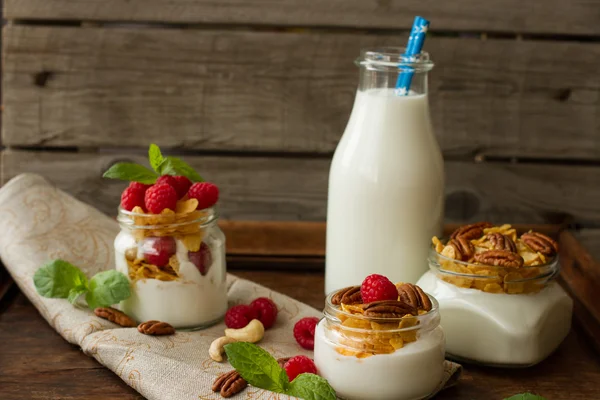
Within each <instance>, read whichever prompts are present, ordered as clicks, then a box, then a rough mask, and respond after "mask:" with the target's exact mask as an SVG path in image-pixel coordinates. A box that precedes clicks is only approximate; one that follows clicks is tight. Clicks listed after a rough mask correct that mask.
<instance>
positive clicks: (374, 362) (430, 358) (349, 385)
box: [315, 321, 444, 400]
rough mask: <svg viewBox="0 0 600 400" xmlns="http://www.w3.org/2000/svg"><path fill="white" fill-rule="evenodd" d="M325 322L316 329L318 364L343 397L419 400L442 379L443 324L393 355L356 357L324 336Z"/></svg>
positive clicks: (352, 399) (362, 399)
mask: <svg viewBox="0 0 600 400" xmlns="http://www.w3.org/2000/svg"><path fill="white" fill-rule="evenodd" d="M323 324H324V322H323V321H321V322H320V323H319V325H317V329H316V331H315V364H316V366H317V369H318V371H319V374H320V375H321V376H322V377H323V378H325V379H327V381H328V382H329V384H330V385H331V387H333V388H334V389H335V391H336V393H337V395H338V396H339V397H341V398H344V399H346V400H367V399H374V400H375V399H377V400H417V399H422V398H424V397H427V396H428V395H430V394H431V393H432V392H433V391H434V390H435V388H436V387H437V385H438V384H439V383H440V381H441V380H442V375H443V372H444V332H443V331H442V329H441V328H440V327H437V328H435V329H434V330H433V331H431V332H427V333H426V334H425V335H422V336H419V337H418V339H417V341H416V342H413V343H408V344H406V345H405V346H404V347H403V348H401V349H399V350H396V351H395V352H394V353H392V354H377V355H374V356H371V357H367V358H357V357H354V356H345V355H342V354H340V353H339V352H337V351H336V349H335V344H333V343H331V342H330V341H328V340H327V338H326V337H325V333H324V329H325V328H324V327H323ZM365 382H368V384H365Z"/></svg>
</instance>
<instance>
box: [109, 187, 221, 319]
mask: <svg viewBox="0 0 600 400" xmlns="http://www.w3.org/2000/svg"><path fill="white" fill-rule="evenodd" d="M155 186H157V185H155ZM121 205H122V207H120V208H119V215H118V221H119V224H120V226H121V231H120V233H119V234H118V235H117V237H116V239H115V243H114V244H115V256H116V268H117V270H119V271H120V272H122V273H124V274H125V275H127V276H128V277H129V279H130V281H131V285H132V286H131V287H132V295H131V297H130V298H128V299H127V300H125V301H123V302H121V304H120V308H121V310H122V311H123V312H125V313H126V314H128V315H129V316H131V317H132V318H134V319H136V320H137V321H138V322H143V321H148V320H159V321H164V322H168V323H169V324H171V325H173V326H174V327H175V328H178V329H199V328H203V327H206V326H209V325H212V324H214V323H215V322H217V321H219V320H221V319H222V318H223V315H224V314H225V311H226V310H227V288H226V265H225V235H224V234H223V232H222V231H221V229H220V228H219V227H218V225H217V220H218V214H217V211H216V209H215V208H214V207H208V208H204V209H197V208H198V207H200V206H201V205H199V202H198V200H197V199H195V198H189V199H187V200H183V199H182V200H177V202H176V205H175V206H174V207H173V208H174V209H173V210H171V209H170V208H165V209H163V210H161V212H160V213H158V214H151V213H146V212H144V209H143V208H142V207H134V208H133V209H132V210H131V211H128V210H126V209H125V208H123V202H122V203H121ZM146 205H148V198H146Z"/></svg>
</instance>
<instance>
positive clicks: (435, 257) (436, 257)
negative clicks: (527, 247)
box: [428, 240, 560, 283]
mask: <svg viewBox="0 0 600 400" xmlns="http://www.w3.org/2000/svg"><path fill="white" fill-rule="evenodd" d="M441 242H442V243H444V242H446V240H441ZM440 260H441V261H445V262H449V263H453V264H457V265H461V266H463V267H465V268H468V267H477V268H485V269H490V270H491V271H503V272H506V273H510V272H519V271H533V270H534V269H537V270H540V273H539V274H538V275H535V276H531V277H527V278H523V279H516V280H509V281H508V282H511V283H512V282H514V283H518V282H529V281H532V280H539V279H543V278H548V279H553V278H554V277H555V276H556V275H558V273H559V270H560V264H559V256H558V254H557V255H555V256H554V257H553V258H552V260H551V261H549V262H546V263H544V264H538V265H528V266H522V267H519V268H511V267H503V266H497V265H489V264H475V263H471V262H468V261H461V260H456V259H454V258H450V257H447V256H445V255H443V254H440V253H438V252H437V251H436V250H435V246H433V245H431V246H430V248H429V260H428V261H429V266H430V267H431V268H435V269H436V270H437V271H439V272H441V273H443V274H447V275H453V276H456V277H461V278H469V279H495V278H498V275H482V274H469V273H464V272H457V271H451V270H447V269H444V268H443V265H442V264H441V262H440Z"/></svg>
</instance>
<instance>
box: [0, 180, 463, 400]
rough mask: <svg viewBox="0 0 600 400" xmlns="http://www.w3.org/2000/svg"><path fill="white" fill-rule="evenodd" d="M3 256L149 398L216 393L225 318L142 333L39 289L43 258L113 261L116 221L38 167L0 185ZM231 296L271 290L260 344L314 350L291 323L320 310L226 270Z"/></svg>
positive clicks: (43, 304)
mask: <svg viewBox="0 0 600 400" xmlns="http://www.w3.org/2000/svg"><path fill="white" fill-rule="evenodd" d="M0 219H1V220H2V221H3V222H4V229H3V230H2V232H0V256H1V258H2V261H3V262H4V265H5V266H6V268H7V269H8V271H9V272H10V274H11V275H12V277H13V279H14V280H15V282H16V283H17V285H18V286H19V287H20V289H21V291H22V292H23V293H24V294H25V295H26V296H27V297H28V298H29V300H30V301H31V302H32V303H33V305H34V306H35V307H36V308H37V309H38V310H39V312H40V314H42V316H43V317H44V318H45V319H46V320H47V321H48V323H49V324H50V325H51V326H52V327H53V328H54V329H55V330H56V331H57V332H58V333H59V334H60V335H61V336H62V337H64V338H65V339H66V340H67V341H69V342H70V343H73V344H77V345H79V346H80V347H81V348H82V349H83V351H84V352H85V353H86V354H87V355H89V356H92V357H94V358H95V359H96V360H97V361H98V362H99V363H101V364H102V365H104V366H106V367H107V368H109V369H110V370H112V371H113V372H114V373H115V374H117V375H118V376H119V377H120V378H121V379H122V380H123V381H125V382H126V383H127V384H128V385H129V386H131V387H132V388H134V389H135V390H137V391H138V392H139V393H141V394H142V395H143V396H145V397H146V398H148V399H151V400H153V399H157V400H159V399H160V400H164V399H178V400H179V399H196V400H197V399H219V398H221V397H220V395H219V394H218V393H213V392H212V390H211V386H212V383H213V381H214V379H215V376H216V375H218V374H220V373H222V372H225V371H229V370H231V366H230V365H229V364H228V363H226V362H223V363H217V362H215V361H213V360H212V359H210V357H209V356H208V348H209V345H210V343H211V342H212V341H213V340H214V339H215V338H217V337H220V336H223V329H224V328H225V326H224V324H223V323H220V324H218V325H216V326H213V327H211V328H208V329H205V330H202V331H197V332H177V333H176V334H175V335H172V336H163V337H153V336H146V335H142V334H140V333H139V332H137V330H136V328H121V327H118V326H117V325H115V324H113V323H111V322H109V321H106V320H104V319H101V318H98V317H96V316H95V315H94V313H93V312H92V311H90V310H89V309H87V308H86V309H83V308H76V307H73V306H72V305H71V304H70V303H68V302H67V301H66V300H63V299H47V298H43V297H41V296H39V295H38V294H37V292H36V290H35V288H34V286H33V275H34V273H35V271H36V270H37V269H38V268H39V267H40V266H41V265H42V264H43V263H45V262H47V261H49V260H51V259H55V258H62V259H65V260H67V261H69V262H71V263H73V264H75V265H77V266H79V267H80V268H81V269H82V270H83V271H84V272H85V273H86V275H88V277H91V276H92V275H94V274H95V273H97V272H99V271H102V270H106V269H112V268H114V262H113V258H114V253H113V240H114V238H115V236H116V234H117V233H118V231H119V227H118V224H117V223H116V222H115V221H114V220H113V219H111V218H109V217H107V216H106V215H104V214H102V213H101V212H99V211H98V210H96V209H94V208H93V207H91V206H89V205H86V204H84V203H82V202H80V201H78V200H76V199H75V198H73V197H71V196H70V195H68V194H66V193H64V192H62V191H61V190H59V189H57V188H55V187H54V186H52V185H51V184H50V183H49V182H48V181H46V180H45V179H44V178H42V177H41V176H39V175H33V174H23V175H20V176H18V177H16V178H14V179H12V180H11V181H10V182H8V183H7V184H6V185H5V186H4V187H3V188H2V189H0ZM227 283H228V286H227V287H228V296H229V302H230V304H238V303H247V302H249V301H250V300H252V299H254V298H256V297H260V296H266V297H270V298H271V299H273V301H275V303H276V304H277V305H278V307H279V316H278V320H277V322H276V324H275V326H274V327H273V328H272V329H270V330H268V331H267V333H266V334H265V337H264V339H263V340H262V341H261V342H260V346H262V347H263V348H264V349H266V350H267V351H269V352H270V353H271V354H272V355H273V356H275V357H276V358H277V357H287V356H293V355H297V354H305V355H307V356H310V357H312V354H311V353H312V352H310V351H306V350H303V349H302V348H300V346H298V345H297V344H296V342H295V340H294V338H293V335H292V333H291V332H292V327H293V326H294V324H295V323H296V321H298V320H299V319H301V318H303V317H307V316H316V317H321V312H320V311H318V310H316V309H314V308H312V307H309V306H307V305H305V304H303V303H301V302H299V301H296V300H294V299H291V298H289V297H287V296H285V295H282V294H280V293H277V292H274V291H272V290H269V289H267V288H265V287H263V286H260V285H258V284H255V283H252V282H250V281H247V280H243V279H239V278H236V277H235V276H233V275H228V278H227ZM460 374H461V367H460V365H458V364H454V363H451V362H446V365H445V375H444V379H443V381H442V382H440V386H439V388H438V390H441V389H443V388H445V387H448V386H451V385H453V384H455V383H456V381H457V379H458V378H459V376H460ZM235 398H240V399H241V398H247V399H250V398H251V399H274V398H277V399H289V398H290V397H289V396H285V395H281V394H279V395H275V394H274V393H272V392H269V391H265V390H262V389H257V388H254V387H249V388H247V389H246V390H245V391H243V392H241V393H240V394H238V395H236V396H235Z"/></svg>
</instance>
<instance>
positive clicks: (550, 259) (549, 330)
mask: <svg viewBox="0 0 600 400" xmlns="http://www.w3.org/2000/svg"><path fill="white" fill-rule="evenodd" d="M429 267H430V270H429V271H428V272H426V273H425V274H424V275H423V276H422V277H421V279H420V280H419V281H418V285H419V286H421V287H422V288H423V289H424V290H425V291H427V292H428V293H431V294H432V295H433V296H435V298H436V299H437V300H438V302H439V308H440V315H441V316H442V326H443V328H444V332H445V333H446V348H447V353H448V356H449V357H451V358H455V359H457V360H459V361H466V362H475V363H480V364H486V365H496V366H520V367H525V366H530V365H534V364H537V363H538V362H540V361H542V360H544V359H545V358H546V357H548V356H549V355H550V354H551V353H552V352H553V351H554V350H555V349H556V348H557V347H558V346H559V345H560V343H561V342H562V341H563V339H564V338H565V337H566V335H567V334H568V332H569V330H570V327H571V315H572V308H573V302H572V300H571V298H570V297H569V296H568V295H567V293H566V292H565V291H564V290H563V289H562V288H561V287H560V286H559V285H558V284H557V283H556V282H555V278H556V276H557V275H558V273H559V268H560V265H559V257H558V244H557V243H556V242H555V241H554V240H553V239H551V238H550V237H548V236H546V235H543V234H541V233H537V232H527V233H524V234H522V235H521V236H518V235H517V232H516V230H515V229H514V228H513V227H512V226H511V225H502V226H492V224H489V223H485V222H482V223H477V224H471V225H466V226H462V227H460V228H458V229H457V230H456V231H455V232H454V233H453V234H452V235H451V236H450V238H449V239H448V240H445V241H442V240H439V239H438V238H436V237H434V238H433V246H432V248H431V250H430V254H429Z"/></svg>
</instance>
